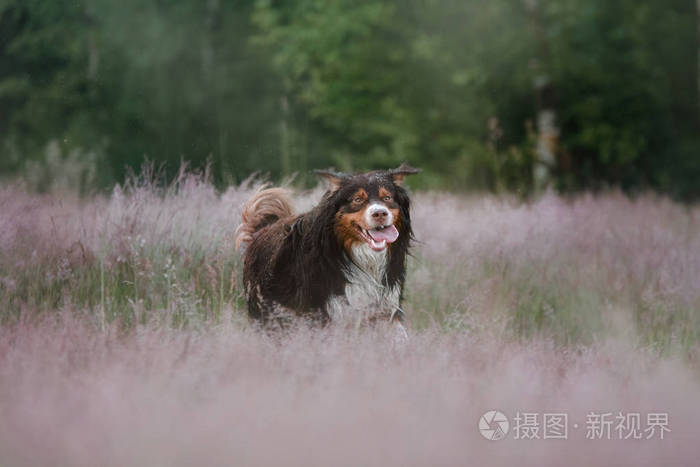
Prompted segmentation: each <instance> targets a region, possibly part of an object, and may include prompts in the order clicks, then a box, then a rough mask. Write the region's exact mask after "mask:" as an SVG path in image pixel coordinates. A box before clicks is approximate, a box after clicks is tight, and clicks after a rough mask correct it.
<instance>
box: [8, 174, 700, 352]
mask: <svg viewBox="0 0 700 467" xmlns="http://www.w3.org/2000/svg"><path fill="white" fill-rule="evenodd" d="M253 189H254V183H244V184H243V185H241V186H232V187H229V188H228V189H227V190H226V191H224V192H217V191H216V190H215V188H214V187H213V186H212V185H211V184H210V183H209V182H208V181H207V180H206V179H205V177H203V176H201V175H197V174H192V173H187V172H185V171H183V172H182V173H181V174H180V176H179V177H178V178H177V179H176V180H175V181H174V182H172V183H171V184H168V185H162V184H158V183H155V182H154V181H153V177H151V176H149V175H148V174H146V175H143V176H141V177H137V178H133V179H132V180H131V181H130V182H128V183H127V184H125V185H124V186H118V187H116V188H115V189H114V190H113V192H112V193H111V195H109V196H93V197H91V198H79V197H76V196H73V195H70V194H60V193H54V194H35V193H31V192H29V191H28V190H26V189H24V188H23V187H22V184H21V183H15V184H5V185H4V186H3V187H1V188H0V313H1V315H0V316H1V317H2V321H3V322H4V323H8V322H12V321H15V320H16V319H17V318H18V317H20V316H22V315H28V316H32V315H34V314H36V313H39V314H44V315H45V314H46V313H55V312H56V311H59V310H67V311H71V312H74V313H75V314H77V315H80V316H83V317H85V318H86V319H87V320H88V321H90V322H92V323H93V324H94V325H95V326H98V327H104V326H105V325H107V324H109V323H111V322H113V321H117V322H119V323H120V324H122V325H123V326H125V327H130V326H132V325H135V324H138V323H154V322H162V323H167V324H168V325H172V326H175V327H188V326H199V325H201V324H206V323H220V322H222V321H224V320H228V321H233V322H235V323H236V325H240V326H246V323H247V320H246V314H245V301H244V299H243V296H242V291H241V286H240V269H241V268H240V257H239V255H238V253H237V252H236V251H235V249H234V246H233V236H234V231H235V229H236V226H237V225H238V221H239V218H240V209H241V205H242V204H243V202H244V201H245V200H246V199H247V198H248V196H249V195H250V193H251V191H252V190H253ZM319 195H320V192H319V191H318V190H315V191H312V192H306V193H300V194H299V203H298V204H299V210H300V211H301V210H304V209H307V208H309V207H310V206H312V205H313V204H314V202H315V200H316V199H317V198H318V197H319ZM413 200H414V203H413V206H414V207H413V213H412V219H413V222H414V227H415V232H416V237H417V242H416V244H415V248H414V257H413V258H411V260H410V262H409V274H408V281H407V286H406V293H405V298H406V301H405V309H406V311H407V313H408V316H409V323H410V325H411V327H412V328H413V329H415V330H421V329H426V328H437V329H441V330H444V331H446V332H457V333H474V334H483V333H487V334H490V335H498V336H500V337H501V338H503V339H513V338H515V339H518V340H520V339H523V340H528V339H531V338H535V337H536V338H544V339H549V340H552V341H553V342H555V343H556V344H558V345H563V346H575V345H579V344H584V345H587V344H591V343H594V342H595V341H602V340H605V339H608V338H618V337H619V338H624V339H626V340H629V339H632V340H633V341H634V342H636V343H637V345H639V346H643V347H648V348H652V349H656V350H658V351H661V352H675V351H680V352H682V353H683V354H684V355H685V356H687V357H688V358H691V359H696V358H697V355H698V348H699V346H698V343H699V342H700V287H698V285H699V284H698V277H700V225H699V222H698V220H699V215H700V209H698V208H697V207H689V206H684V205H679V204H675V203H673V202H671V201H668V200H666V199H663V198H657V197H654V196H645V197H641V198H638V199H635V200H631V199H629V198H627V197H625V196H623V195H620V194H617V193H609V194H606V195H601V196H591V195H584V196H579V197H576V198H572V199H565V198H560V197H556V196H554V195H545V196H543V197H541V198H539V199H537V200H534V201H531V202H529V203H522V202H519V201H516V200H514V199H508V198H497V197H492V196H484V197H469V198H467V197H462V196H458V195H452V194H444V193H434V192H419V193H415V194H414V197H413Z"/></svg>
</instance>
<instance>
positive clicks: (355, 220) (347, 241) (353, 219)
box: [334, 188, 369, 254]
mask: <svg viewBox="0 0 700 467" xmlns="http://www.w3.org/2000/svg"><path fill="white" fill-rule="evenodd" d="M358 198H360V199H361V201H358V202H356V201H355V200H356V199H358ZM367 198H369V196H368V195H367V192H366V191H365V190H364V189H362V188H360V189H359V190H357V191H356V192H355V194H353V195H352V198H351V199H352V201H351V203H352V205H353V206H355V207H359V206H361V205H362V203H364V202H366V201H367ZM366 209H367V206H364V207H363V208H362V209H359V210H358V211H355V212H346V213H344V212H338V213H337V214H336V215H335V226H334V229H335V235H336V237H337V238H338V241H339V242H340V243H341V244H342V245H343V248H344V249H345V251H346V252H347V253H348V254H350V252H351V251H352V247H353V245H354V244H355V243H360V242H364V241H365V240H364V239H363V238H362V236H361V235H360V232H359V231H358V230H357V226H358V225H359V226H360V227H361V228H363V229H367V228H368V226H367V224H366V223H365V210H366Z"/></svg>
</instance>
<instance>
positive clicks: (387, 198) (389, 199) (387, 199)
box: [382, 195, 391, 201]
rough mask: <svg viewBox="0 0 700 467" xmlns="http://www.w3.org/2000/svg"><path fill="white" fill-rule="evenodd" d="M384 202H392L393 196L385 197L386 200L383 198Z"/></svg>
mask: <svg viewBox="0 0 700 467" xmlns="http://www.w3.org/2000/svg"><path fill="white" fill-rule="evenodd" d="M382 201H391V196H389V195H387V196H385V197H384V198H382Z"/></svg>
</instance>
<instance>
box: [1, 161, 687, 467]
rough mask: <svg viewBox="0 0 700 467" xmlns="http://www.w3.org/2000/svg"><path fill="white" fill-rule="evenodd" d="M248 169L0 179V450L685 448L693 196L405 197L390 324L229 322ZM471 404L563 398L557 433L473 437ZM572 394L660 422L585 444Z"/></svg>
mask: <svg viewBox="0 0 700 467" xmlns="http://www.w3.org/2000/svg"><path fill="white" fill-rule="evenodd" d="M254 185H255V183H254V182H251V183H246V184H243V185H242V186H237V187H230V188H228V189H227V190H226V191H224V192H217V191H216V190H215V189H214V188H213V186H212V185H211V184H210V183H209V182H208V180H207V177H206V174H193V173H187V172H185V171H183V172H182V173H181V174H180V176H179V177H178V178H177V179H176V180H175V181H174V182H172V183H170V184H162V183H158V182H157V177H155V176H153V174H152V173H148V172H147V173H145V174H144V175H142V176H139V177H134V178H132V179H131V180H130V181H129V182H128V183H127V184H125V185H123V186H118V187H116V188H115V189H114V191H113V192H112V193H111V194H109V195H101V196H93V197H90V198H80V197H77V196H74V195H71V194H68V193H53V194H36V193H33V192H30V191H28V190H26V189H24V188H23V187H22V185H21V184H14V185H10V184H6V185H4V186H2V187H0V317H1V320H2V326H1V327H0V464H2V465H234V464H235V465H247V464H261V465H279V464H285V465H337V464H341V465H387V464H399V465H428V464H429V465H463V464H484V465H486V464H500V465H504V464H509V465H520V464H523V463H524V464H530V465H535V464H537V465H542V463H544V464H549V465H564V464H572V465H598V464H601V465H603V464H607V463H609V460H610V459H614V460H616V461H617V462H616V463H617V464H620V465H660V464H661V463H666V464H668V463H673V462H675V463H676V464H678V465H693V462H695V461H696V459H697V458H698V454H699V453H700V451H698V448H697V443H696V442H695V441H694V433H696V432H697V428H696V427H695V426H694V424H695V423H696V420H697V419H698V416H700V405H699V404H698V402H697V401H698V400H700V383H699V382H698V357H699V356H700V352H699V349H700V345H699V342H700V287H698V277H700V224H699V221H700V217H699V215H700V209H699V208H697V207H694V206H683V205H678V204H674V203H672V202H670V201H668V200H666V199H663V198H659V197H655V196H652V195H649V196H643V197H639V198H637V199H629V198H627V197H625V196H623V195H621V194H618V193H608V194H605V195H601V196H592V195H584V196H579V197H575V198H571V199H566V198H561V197H557V196H554V195H545V196H543V197H541V198H539V199H537V200H534V201H532V202H529V203H522V202H519V201H517V200H514V199H508V198H503V197H490V196H479V197H476V196H475V197H464V196H457V195H452V194H447V193H434V192H430V193H425V192H423V193H415V194H414V196H413V211H412V218H413V223H414V227H415V232H416V237H417V242H416V244H415V248H414V256H413V257H412V258H411V259H410V261H409V274H408V281H407V285H406V294H405V299H406V301H405V307H404V308H405V310H406V312H407V314H408V322H409V329H410V334H411V337H410V339H409V340H408V342H405V343H397V342H395V341H394V340H393V339H387V337H386V336H385V335H383V334H382V332H381V330H360V331H357V332H352V333H351V334H347V331H342V330H338V329H333V328H331V329H325V330H322V331H317V330H308V329H299V330H298V332H295V333H291V334H290V335H287V336H266V335H262V334H260V333H258V332H256V331H255V330H254V329H252V328H251V327H250V326H249V325H248V322H247V319H246V315H245V303H244V300H243V298H242V292H241V287H240V277H239V274H240V258H239V256H238V254H237V253H236V252H235V251H234V248H233V234H234V232H235V229H236V227H237V224H238V221H239V217H240V208H241V205H242V203H243V202H244V201H245V200H246V199H247V197H248V196H249V195H250V193H251V192H252V190H253V189H254V188H255V186H254ZM319 196H320V191H319V190H314V191H311V192H306V193H299V208H300V209H305V208H308V207H310V206H311V205H313V204H314V202H315V200H317V199H318V197H319ZM490 409H500V410H503V411H504V412H505V413H506V414H507V415H509V416H511V417H512V416H513V415H514V414H515V412H516V411H541V412H546V411H550V412H552V411H565V412H568V413H569V417H570V420H572V422H571V423H573V421H577V422H578V423H579V425H581V429H580V430H579V431H578V432H575V431H573V429H572V428H570V436H569V438H570V439H569V440H560V441H558V442H555V441H545V440H539V441H525V440H520V441H518V440H514V439H512V438H509V439H507V440H503V441H501V442H499V443H501V444H499V443H496V442H489V441H486V440H484V439H483V438H482V437H481V436H480V435H479V433H478V430H477V428H476V425H477V421H478V418H479V415H480V414H482V413H483V412H485V411H487V410H490ZM590 411H628V412H630V411H636V412H642V413H644V412H645V411H662V412H668V413H669V415H670V427H671V429H672V432H671V433H670V434H669V437H668V438H667V439H665V440H638V441H633V440H627V441H615V440H586V439H585V417H586V413H588V412H590ZM581 454H585V457H574V455H579V456H580V455H581ZM606 461H608V462H606Z"/></svg>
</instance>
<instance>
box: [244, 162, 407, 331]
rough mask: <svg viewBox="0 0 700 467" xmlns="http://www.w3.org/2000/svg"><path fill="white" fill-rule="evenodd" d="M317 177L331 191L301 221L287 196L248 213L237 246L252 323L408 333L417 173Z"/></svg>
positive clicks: (263, 193)
mask: <svg viewBox="0 0 700 467" xmlns="http://www.w3.org/2000/svg"><path fill="white" fill-rule="evenodd" d="M316 173H317V174H319V175H320V176H321V177H323V178H325V179H326V181H327V182H328V186H329V189H328V191H326V193H325V194H324V195H323V198H322V199H321V201H320V202H319V204H318V205H317V206H316V207H314V208H313V209H312V210H310V211H309V212H306V213H304V214H294V212H293V210H292V208H291V202H290V199H289V193H288V192H287V191H286V190H284V189H282V188H268V189H263V190H260V191H258V192H257V193H255V195H254V196H253V197H252V198H251V199H250V200H249V201H248V202H247V203H246V204H245V206H244V207H243V215H242V217H243V220H242V223H241V225H240V226H239V228H238V235H237V238H236V245H237V246H238V247H239V248H240V249H243V250H244V252H245V253H244V256H245V258H244V266H243V284H244V287H245V291H246V298H247V300H248V313H249V315H250V317H251V318H253V319H255V320H258V321H259V322H260V323H262V324H269V323H271V322H279V320H280V318H282V319H288V317H289V316H298V317H305V318H307V319H308V320H310V321H312V322H317V323H321V324H325V323H328V322H334V323H335V322H341V323H345V324H352V325H354V326H355V325H357V326H359V325H362V324H372V323H377V322H382V321H383V322H387V323H392V324H395V325H397V327H398V328H400V329H401V332H405V330H404V328H403V326H402V323H403V319H404V317H403V311H402V310H401V299H402V295H403V286H404V280H405V277H406V255H407V253H408V249H409V245H410V243H411V240H412V237H413V232H412V230H411V216H410V212H409V197H408V194H407V192H406V190H405V189H404V188H403V187H402V184H403V181H404V178H405V177H406V176H407V175H411V174H415V173H418V170H417V169H414V168H412V167H409V166H408V165H406V164H402V165H401V166H400V167H398V168H397V169H393V170H385V171H373V172H367V173H362V174H357V175H348V174H344V173H338V172H333V171H317V172H316ZM284 317H287V318H284Z"/></svg>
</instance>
